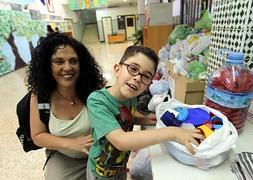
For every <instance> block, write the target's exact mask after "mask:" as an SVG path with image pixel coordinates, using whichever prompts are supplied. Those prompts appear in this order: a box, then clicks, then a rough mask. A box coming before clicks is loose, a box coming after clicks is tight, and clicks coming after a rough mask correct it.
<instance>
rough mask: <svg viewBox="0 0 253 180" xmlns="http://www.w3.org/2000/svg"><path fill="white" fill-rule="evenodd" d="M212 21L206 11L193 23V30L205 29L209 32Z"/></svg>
mask: <svg viewBox="0 0 253 180" xmlns="http://www.w3.org/2000/svg"><path fill="white" fill-rule="evenodd" d="M212 20H213V17H212V15H211V13H210V12H209V11H208V10H204V11H202V12H201V15H200V20H198V21H197V22H196V23H195V29H196V30H202V29H206V30H208V31H210V30H211V28H212Z"/></svg>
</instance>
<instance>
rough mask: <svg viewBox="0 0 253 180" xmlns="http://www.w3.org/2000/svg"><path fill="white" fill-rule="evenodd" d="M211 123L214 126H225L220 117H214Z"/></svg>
mask: <svg viewBox="0 0 253 180" xmlns="http://www.w3.org/2000/svg"><path fill="white" fill-rule="evenodd" d="M210 122H211V123H213V125H215V124H216V125H223V121H222V119H221V118H219V117H218V116H213V117H212V118H211V119H210Z"/></svg>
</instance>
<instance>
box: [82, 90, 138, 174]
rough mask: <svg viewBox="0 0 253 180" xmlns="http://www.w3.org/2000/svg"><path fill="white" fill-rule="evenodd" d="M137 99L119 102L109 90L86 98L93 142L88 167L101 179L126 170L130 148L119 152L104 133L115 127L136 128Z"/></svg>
mask: <svg viewBox="0 0 253 180" xmlns="http://www.w3.org/2000/svg"><path fill="white" fill-rule="evenodd" d="M135 105H136V98H134V99H131V100H127V101H118V100H117V99H115V98H114V97H113V96H112V95H111V94H110V93H109V92H108V91H107V89H105V88H103V89H102V90H98V91H95V92H93V93H92V94H91V95H90V96H89V98H88V100H87V108H88V112H89V119H90V120H91V130H92V136H93V139H94V144H93V146H92V147H91V148H90V150H89V160H88V168H89V169H90V170H91V171H92V172H93V174H94V175H95V176H97V177H99V178H108V177H113V176H116V175H117V174H118V173H119V172H121V171H123V170H125V168H126V163H127V161H128V157H129V154H130V151H119V150H118V149H116V148H115V147H114V146H113V145H112V144H111V143H110V142H109V141H108V140H107V139H106V138H105V136H106V135H107V134H108V133H109V132H111V131H113V130H116V129H119V128H122V129H123V130H124V131H132V130H133V112H134V110H135Z"/></svg>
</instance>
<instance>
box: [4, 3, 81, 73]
mask: <svg viewBox="0 0 253 180" xmlns="http://www.w3.org/2000/svg"><path fill="white" fill-rule="evenodd" d="M10 2H12V3H10ZM14 2H15V4H14ZM18 2H19V4H17V3H18ZM51 2H53V4H52V5H53V6H51V9H50V10H51V11H50V12H49V10H48V6H46V5H43V4H42V3H41V1H40V0H26V1H21V0H12V1H0V24H1V31H0V76H1V75H3V74H6V73H8V72H11V71H13V70H17V69H19V68H22V67H24V66H26V65H27V64H28V63H29V61H30V60H31V51H32V49H33V48H34V47H35V46H36V44H37V41H38V39H39V37H40V36H45V35H46V24H51V25H53V27H56V26H59V27H60V30H61V31H73V34H74V37H75V38H76V39H77V40H81V38H82V35H83V31H84V26H85V22H83V21H79V16H80V14H78V13H75V12H73V11H71V10H70V9H69V8H68V6H67V5H66V4H65V5H63V6H62V5H61V4H59V3H58V1H57V0H54V1H53V0H51ZM25 3H29V4H25ZM66 19H68V20H66Z"/></svg>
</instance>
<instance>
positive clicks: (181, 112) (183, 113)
mask: <svg viewBox="0 0 253 180" xmlns="http://www.w3.org/2000/svg"><path fill="white" fill-rule="evenodd" d="M175 110H176V111H177V112H178V115H177V119H178V120H179V121H181V122H183V121H185V120H186V119H187V117H188V115H189V112H188V110H187V109H186V108H180V107H179V108H175Z"/></svg>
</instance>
